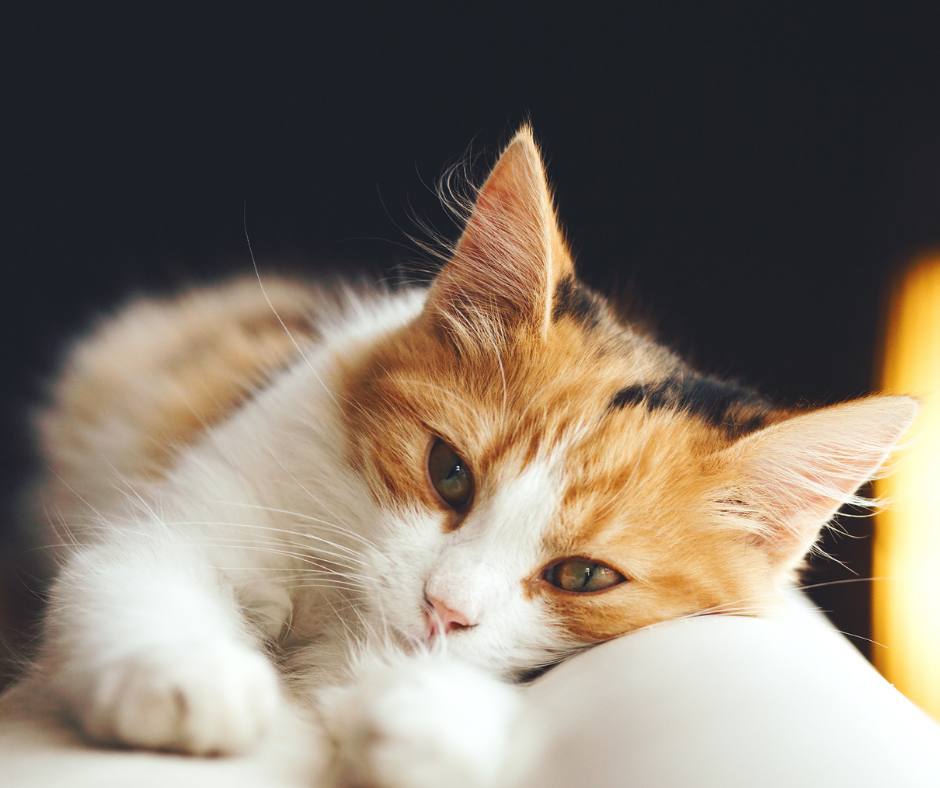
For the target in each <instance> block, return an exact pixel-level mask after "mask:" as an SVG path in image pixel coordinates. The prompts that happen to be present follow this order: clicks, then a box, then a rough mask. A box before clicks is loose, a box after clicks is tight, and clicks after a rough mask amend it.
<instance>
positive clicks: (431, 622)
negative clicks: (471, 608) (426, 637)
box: [425, 596, 473, 636]
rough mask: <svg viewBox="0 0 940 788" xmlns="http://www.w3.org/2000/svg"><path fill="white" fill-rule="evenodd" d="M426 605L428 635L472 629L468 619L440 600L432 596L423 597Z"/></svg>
mask: <svg viewBox="0 0 940 788" xmlns="http://www.w3.org/2000/svg"><path fill="white" fill-rule="evenodd" d="M425 600H426V601H427V603H428V608H427V611H426V612H427V617H428V627H429V633H428V634H430V635H432V636H433V635H436V634H439V633H440V632H443V634H445V635H446V634H447V633H449V632H453V631H454V630H456V629H467V628H469V627H472V626H473V624H471V623H470V621H469V619H468V618H467V617H466V616H465V615H464V614H463V613H461V612H460V611H459V610H454V609H453V608H450V607H448V606H447V605H445V604H444V603H443V602H441V600H440V599H435V598H434V597H433V596H425Z"/></svg>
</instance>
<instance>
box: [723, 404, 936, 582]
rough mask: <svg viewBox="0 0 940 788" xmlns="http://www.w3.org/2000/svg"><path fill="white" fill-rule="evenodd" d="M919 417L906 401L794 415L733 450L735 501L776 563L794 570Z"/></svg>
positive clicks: (747, 439) (756, 434)
mask: <svg viewBox="0 0 940 788" xmlns="http://www.w3.org/2000/svg"><path fill="white" fill-rule="evenodd" d="M916 412H917V403H916V402H914V401H913V400H911V399H909V398H907V397H871V398H869V399H865V400H858V401H855V402H849V403H846V404H844V405H836V406H834V407H831V408H824V409H822V410H817V411H813V412H810V413H806V414H802V415H798V416H795V417H794V418H791V419H789V420H788V421H784V422H781V423H777V424H774V425H772V426H770V427H767V428H766V429H764V430H762V431H761V432H758V433H755V434H753V435H750V436H748V437H747V438H744V439H743V440H742V441H740V442H739V443H738V444H736V445H735V446H733V447H732V448H731V449H730V450H729V451H730V452H731V456H732V462H733V463H735V464H736V465H737V467H738V468H739V472H740V476H739V481H738V487H739V489H736V490H735V492H734V497H735V498H740V499H741V500H744V501H747V502H748V505H749V507H753V509H754V512H755V514H756V515H757V517H756V518H755V519H756V521H757V522H756V523H755V527H754V531H755V533H756V534H757V535H758V536H759V537H760V539H761V543H762V544H764V545H765V547H766V549H767V550H768V551H769V552H770V553H771V555H772V556H773V558H774V559H775V561H779V562H783V563H788V564H792V563H794V562H796V561H797V560H799V559H800V558H802V556H803V554H804V553H805V552H806V551H807V550H808V549H809V548H810V547H811V546H812V543H813V542H814V541H815V539H816V537H817V535H818V532H819V530H820V528H822V526H823V525H825V524H826V523H827V522H828V521H829V519H830V518H831V517H832V516H833V515H834V514H835V512H836V511H837V510H838V509H839V507H840V506H842V505H843V504H844V503H846V502H849V501H853V500H855V501H857V502H864V501H862V499H858V498H856V496H855V495H854V493H855V491H856V490H857V489H858V488H859V486H860V485H862V484H864V483H865V482H866V481H868V480H869V479H870V478H871V477H872V476H873V475H874V474H875V473H876V472H877V471H878V469H879V468H880V467H881V464H882V463H883V462H884V460H885V458H886V457H887V455H888V453H889V452H890V451H891V449H892V448H893V447H894V445H895V443H896V442H897V441H898V439H899V438H900V437H901V435H902V434H903V432H904V430H905V429H907V427H908V425H909V424H910V422H911V421H912V420H913V418H914V415H915V414H916Z"/></svg>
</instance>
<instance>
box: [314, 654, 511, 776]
mask: <svg viewBox="0 0 940 788" xmlns="http://www.w3.org/2000/svg"><path fill="white" fill-rule="evenodd" d="M519 708H520V698H519V696H518V694H517V690H516V689H515V688H513V687H510V686H508V685H506V684H503V683H502V682H499V681H497V680H496V679H494V678H492V677H491V676H489V675H488V674H486V673H483V672H482V671H479V670H477V669H476V668H472V667H471V666H469V665H466V664H463V663H460V662H456V661H453V660H445V659H442V658H440V657H426V656H415V657H413V658H410V659H408V660H407V661H403V662H401V663H400V664H397V665H392V666H385V667H383V668H380V669H377V670H372V671H369V672H368V673H367V674H366V675H365V676H363V677H362V678H361V679H360V680H359V682H358V683H356V684H354V685H353V686H350V687H342V688H336V689H333V690H328V691H327V692H326V693H324V694H323V696H322V697H321V709H322V711H323V714H324V719H325V722H326V726H327V732H328V734H329V735H330V737H331V738H332V740H333V743H334V747H335V750H334V760H333V765H332V774H331V780H332V783H333V784H334V785H342V786H347V785H355V786H357V787H358V786H363V788H365V787H368V788H441V787H442V786H447V788H489V787H490V786H496V785H499V784H501V780H500V776H501V775H502V774H503V773H504V771H505V769H506V767H507V758H508V755H509V752H510V750H511V743H510V739H511V738H512V734H513V726H514V723H515V721H516V718H517V715H518V712H519Z"/></svg>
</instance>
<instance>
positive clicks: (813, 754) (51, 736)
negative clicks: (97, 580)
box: [0, 598, 940, 788]
mask: <svg viewBox="0 0 940 788" xmlns="http://www.w3.org/2000/svg"><path fill="white" fill-rule="evenodd" d="M528 694H529V708H528V711H527V714H528V717H527V718H526V720H525V725H526V726H527V727H529V728H531V730H532V731H533V732H535V734H534V735H537V737H538V739H537V740H538V742H539V750H538V752H537V755H536V757H534V759H533V762H532V764H531V766H530V767H529V768H528V769H527V770H526V772H525V774H523V775H522V777H521V785H522V786H524V788H556V787H557V788H572V787H573V786H591V785H593V786H609V787H614V786H630V788H639V787H640V786H642V787H643V788H665V787H666V786H669V787H670V788H681V787H684V786H689V787H690V788H693V787H694V788H710V787H711V786H715V788H718V787H719V786H720V787H721V788H735V786H748V787H749V788H754V787H757V788H777V787H778V786H779V787H780V788H782V787H783V786H794V787H796V786H799V787H800V788H832V787H833V786H843V785H844V786H852V787H853V788H854V787H856V786H873V787H874V786H879V788H908V787H910V788H915V787H916V788H929V787H930V786H940V726H938V725H937V724H936V723H934V722H933V721H932V720H930V719H929V718H928V717H927V716H926V715H925V714H923V713H922V712H920V711H919V710H918V709H917V708H915V707H914V706H913V705H912V704H911V703H909V702H908V701H907V700H906V699H904V698H903V697H902V696H901V695H900V694H899V693H897V692H896V691H895V690H894V689H893V688H892V687H891V686H890V685H889V684H887V682H885V681H884V680H883V679H882V678H881V677H880V676H879V675H878V674H877V673H876V672H875V671H874V669H873V668H871V667H870V666H869V665H868V664H867V663H866V662H865V660H864V659H863V658H862V657H861V656H860V655H859V654H858V653H857V652H856V651H855V649H853V648H852V647H851V646H850V645H849V644H848V643H847V642H846V641H845V640H844V638H843V637H842V636H841V635H839V634H838V633H836V632H835V631H834V630H833V629H832V628H831V627H830V626H829V625H828V624H827V623H826V622H825V621H824V619H823V618H822V617H821V616H820V615H819V614H817V613H815V611H812V610H811V609H810V608H809V606H808V605H807V604H806V603H805V602H804V601H803V600H802V599H799V598H794V600H793V601H792V604H791V605H790V608H789V609H788V611H787V612H786V613H785V614H784V615H781V616H779V617H777V618H774V619H771V620H758V619H751V618H738V617H719V616H710V617H702V618H696V619H690V620H685V621H681V622H672V623H668V624H664V625H661V626H658V627H655V628H652V629H649V630H645V631H642V632H637V633H634V634H632V635H628V636H626V637H624V638H620V639H619V640H616V641H613V642H611V643H607V644H605V645H603V646H599V647H597V648H595V649H593V650H591V651H589V652H587V653H585V654H582V655H580V656H578V657H576V658H574V659H571V660H569V661H568V662H566V663H565V664H563V665H561V666H559V667H558V668H556V669H555V670H553V671H551V672H549V673H548V674H546V675H545V676H543V677H542V678H541V679H539V680H538V681H537V682H535V684H534V685H533V686H532V688H531V689H530V690H529V693H528ZM321 757H322V753H321V752H320V750H319V749H318V745H317V740H316V737H315V736H314V734H313V732H312V729H311V728H310V727H309V723H308V722H305V721H304V719H303V714H302V713H301V712H299V711H296V710H294V711H292V712H288V713H285V715H284V717H283V718H282V720H281V723H280V726H279V729H278V730H277V731H275V732H274V734H273V735H271V736H270V737H268V738H267V739H266V740H265V742H264V743H263V745H261V746H260V747H258V748H257V749H256V750H255V751H254V752H253V753H251V754H250V755H247V756H244V757H239V758H215V759H199V758H189V757H182V756H173V755H160V754H154V753H143V752H127V751H116V750H106V749H101V748H96V747H90V746H87V745H85V744H84V743H82V742H81V740H80V739H79V738H78V737H77V736H76V735H75V734H74V732H73V731H72V729H71V728H70V727H69V726H68V725H67V724H65V723H63V721H62V720H61V719H60V718H59V716H58V714H57V711H56V709H55V704H54V701H53V700H52V699H51V698H49V697H48V696H47V694H46V693H45V692H44V688H43V687H42V686H41V685H39V684H37V683H35V682H30V681H26V682H23V683H21V684H20V685H18V686H16V687H14V688H12V689H11V690H10V691H8V692H7V693H6V694H5V695H4V696H3V697H2V698H0V786H4V788H7V787H9V788H19V787H20V786H30V788H40V787H42V788H46V787H48V788H58V787H60V786H70V788H71V787H75V788H78V787H83V786H89V788H90V787H91V786H94V788H104V787H106V786H107V787H108V788H111V787H112V786H113V787H115V788H120V787H121V786H129V787H133V788H158V787H159V788H243V787H244V788H249V786H251V787H252V788H255V787H257V786H263V787H264V788H300V786H306V787H307V788H310V787H311V786H314V785H315V784H316V781H315V775H316V772H317V768H318V763H319V759H320V758H321ZM442 788H446V787H444V786H442Z"/></svg>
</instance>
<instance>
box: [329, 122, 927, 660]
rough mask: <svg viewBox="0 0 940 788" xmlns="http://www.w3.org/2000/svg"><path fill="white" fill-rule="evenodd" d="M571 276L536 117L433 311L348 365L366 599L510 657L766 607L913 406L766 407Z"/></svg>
mask: <svg viewBox="0 0 940 788" xmlns="http://www.w3.org/2000/svg"><path fill="white" fill-rule="evenodd" d="M572 271H573V268H572V262H571V258H570V256H569V254H568V251H567V250H566V248H565V246H564V244H563V242H562V240H561V234H560V232H559V231H558V229H557V225H556V223H555V220H554V214H553V211H552V207H551V200H550V197H549V195H548V191H547V188H546V187H545V181H544V175H543V173H542V168H541V163H540V161H539V158H538V154H537V152H536V150H535V148H534V145H533V144H532V141H531V138H530V136H529V135H528V134H527V133H526V132H523V133H521V134H520V135H519V136H517V138H516V140H514V142H513V143H512V145H511V146H510V147H509V149H508V150H507V152H506V153H505V154H504V155H503V157H502V158H501V159H500V162H499V163H498V164H497V166H496V169H495V170H494V172H493V174H492V175H491V176H490V178H489V180H488V181H487V183H486V184H485V185H484V186H483V188H482V189H481V192H480V195H479V197H478V199H477V202H476V205H475V207H474V211H473V213H472V215H471V217H470V219H469V221H468V225H467V229H466V231H465V233H464V235H463V237H462V238H461V241H460V243H459V245H458V247H457V250H456V253H455V255H454V258H453V260H452V261H451V262H450V263H449V264H448V265H447V266H446V267H445V268H444V270H443V272H442V273H441V274H440V276H439V277H438V279H437V281H436V282H435V283H434V285H433V287H432V288H431V291H430V293H429V296H428V301H427V304H426V306H425V309H424V312H423V314H422V315H421V317H420V318H419V319H418V320H416V321H414V322H413V323H412V324H410V325H409V326H407V327H406V328H404V329H403V330H402V331H401V332H399V333H397V334H396V335H395V336H393V337H391V338H390V339H389V340H388V341H386V342H383V343H382V344H381V345H380V346H379V347H377V348H374V349H373V350H372V351H371V352H370V353H369V354H368V355H367V356H366V357H365V358H362V359H359V360H358V361H357V362H356V363H354V364H351V365H350V366H349V367H348V369H347V373H346V381H345V392H344V401H345V402H346V423H347V430H348V433H349V435H350V438H351V445H352V447H353V448H352V457H351V458H350V459H351V462H352V463H353V464H354V466H355V467H356V468H357V469H358V470H359V472H360V473H361V474H362V475H363V476H364V477H365V478H366V480H367V482H368V484H369V488H370V490H371V493H372V496H373V499H374V501H375V503H376V504H377V506H378V509H379V511H380V512H381V513H382V514H381V520H382V523H381V529H380V532H381V534H382V536H381V539H382V541H381V543H380V548H381V549H380V550H378V551H376V552H375V554H373V555H372V556H371V557H370V560H371V563H372V567H371V569H372V572H373V573H374V577H373V578H372V579H373V581H374V589H375V590H374V594H373V599H371V600H370V602H371V605H370V607H371V608H372V610H373V613H374V614H376V615H378V616H380V617H381V618H382V620H383V621H384V622H386V623H388V624H390V625H391V626H392V627H393V628H394V629H395V630H396V631H397V632H399V633H401V634H403V635H404V636H405V637H411V638H414V639H417V640H421V639H428V638H432V637H441V636H445V635H444V634H443V633H444V632H445V631H446V638H447V643H448V646H449V647H450V648H452V649H453V650H454V651H455V652H457V653H459V654H462V655H465V656H467V657H468V658H470V659H473V660H474V661H476V662H480V663H483V664H486V665H488V666H489V667H491V668H493V669H496V670H499V671H504V672H508V673H512V672H516V671H519V670H523V669H526V668H531V667H535V666H538V665H540V664H544V663H546V662H550V661H552V660H553V659H555V658H557V657H558V656H561V655H563V654H564V653H566V652H569V651H570V650H572V649H573V648H578V647H581V646H583V645H587V644H590V643H595V642H598V641H601V640H604V639H608V638H611V637H614V636H616V635H620V634H623V633H625V632H629V631H631V630H634V629H637V628H639V627H643V626H646V625H649V624H652V623H656V622H659V621H663V620H667V619H672V618H677V617H680V616H684V615H688V614H692V613H697V612H703V611H714V612H736V611H744V612H760V611H761V610H762V609H763V608H765V607H766V606H767V605H769V604H771V603H773V601H774V599H775V594H776V593H777V591H778V589H779V587H780V585H781V583H782V582H784V581H785V580H786V579H787V577H788V576H789V575H790V574H791V573H792V570H793V568H794V567H795V566H796V565H797V563H798V562H799V560H800V558H801V556H802V555H803V553H804V552H805V551H806V550H807V549H808V548H809V546H810V545H811V544H812V542H813V540H814V539H815V537H816V534H817V531H818V529H819V528H820V526H821V525H822V524H823V523H824V522H825V521H826V520H827V519H828V517H829V516H830V515H831V514H832V512H833V511H834V509H835V508H837V507H838V506H839V505H840V504H841V503H842V501H843V500H845V499H847V498H848V497H849V496H850V495H851V494H852V492H853V491H854V490H855V488H856V487H857V486H858V484H859V483H860V482H861V481H863V480H864V479H865V478H866V477H867V476H868V475H869V474H870V473H871V472H873V471H874V470H875V469H876V468H877V466H878V465H879V464H880V462H881V461H882V459H883V458H884V455H885V453H886V452H887V451H888V449H889V448H890V446H891V444H892V443H893V442H894V440H895V439H896V438H897V436H898V434H899V432H900V431H901V430H902V429H903V428H904V426H906V423H907V421H908V420H909V418H910V416H911V415H912V412H913V411H912V406H911V405H909V404H905V403H906V401H902V400H899V399H890V398H885V399H882V400H868V401H863V402H860V403H852V404H849V405H846V406H841V407H839V408H833V409H829V410H825V411H816V412H814V413H810V414H794V413H785V412H782V411H775V410H772V409H771V408H770V407H769V406H768V405H767V404H766V403H764V402H763V401H761V400H760V399H758V398H757V397H755V396H754V395H753V394H751V393H750V392H748V391H746V390H743V389H740V388H738V387H736V386H733V385H727V384H722V383H719V382H717V381H714V380H712V379H709V378H703V377H701V376H699V375H697V374H695V373H693V372H692V371H691V370H689V368H688V367H686V366H685V365H683V364H682V363H681V362H680V361H679V360H678V359H676V358H675V357H674V356H673V355H672V354H671V353H669V352H668V351H666V350H665V349H663V348H661V347H659V346H658V345H656V344H654V343H653V342H651V341H649V340H648V339H645V338H644V337H642V336H641V335H640V334H638V333H637V332H636V331H634V330H633V329H631V328H630V327H628V326H623V325H621V324H619V323H618V322H617V320H616V319H615V318H614V316H613V315H612V313H611V311H610V310H609V308H608V307H607V305H606V304H605V303H604V302H603V301H602V300H601V299H599V298H598V297H597V296H595V295H593V294H591V293H589V292H587V291H586V290H584V289H583V288H581V287H580V286H579V285H578V284H577V283H576V280H575V279H574V277H573V273H572ZM892 403H893V404H892ZM853 433H854V434H853ZM432 605H434V606H436V607H437V609H438V610H442V611H443V610H446V611H448V612H447V613H446V614H445V618H446V617H447V616H449V617H450V621H451V623H450V624H449V625H447V626H443V627H442V626H441V625H440V624H441V622H440V621H437V623H436V624H435V621H436V618H435V616H436V614H435V613H432V612H431V607H432ZM445 624H446V621H445Z"/></svg>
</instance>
